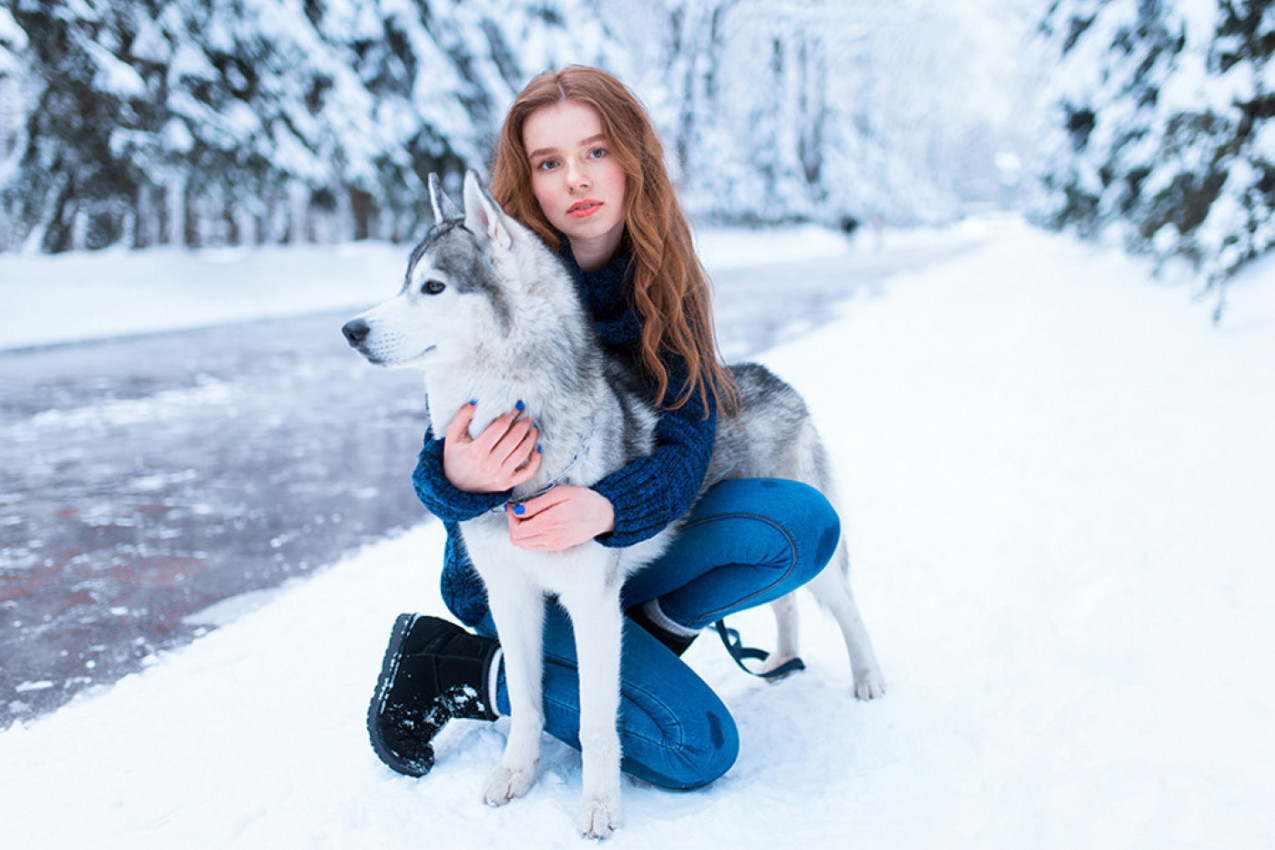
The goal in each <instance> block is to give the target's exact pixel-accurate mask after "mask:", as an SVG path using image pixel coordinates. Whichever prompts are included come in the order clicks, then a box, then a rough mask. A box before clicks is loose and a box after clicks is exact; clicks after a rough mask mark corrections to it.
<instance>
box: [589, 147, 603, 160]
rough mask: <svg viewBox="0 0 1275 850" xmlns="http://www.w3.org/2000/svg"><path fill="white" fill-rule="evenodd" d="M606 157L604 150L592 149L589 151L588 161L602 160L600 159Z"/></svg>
mask: <svg viewBox="0 0 1275 850" xmlns="http://www.w3.org/2000/svg"><path fill="white" fill-rule="evenodd" d="M606 155H607V149H606V148H594V149H593V150H591V151H589V158H590V159H602V157H604V156H606Z"/></svg>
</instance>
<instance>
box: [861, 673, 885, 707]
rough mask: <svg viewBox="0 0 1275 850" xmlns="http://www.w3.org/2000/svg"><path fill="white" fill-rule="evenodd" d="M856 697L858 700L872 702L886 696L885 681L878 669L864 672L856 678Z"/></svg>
mask: <svg viewBox="0 0 1275 850" xmlns="http://www.w3.org/2000/svg"><path fill="white" fill-rule="evenodd" d="M854 696H855V698H856V699H861V700H870V699H879V698H880V697H883V696H885V679H884V678H883V677H882V676H881V671H880V670H877V669H876V668H872V669H870V670H864V671H863V672H862V673H858V674H856V675H855V677H854Z"/></svg>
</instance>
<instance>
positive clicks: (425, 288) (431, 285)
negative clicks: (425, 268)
mask: <svg viewBox="0 0 1275 850" xmlns="http://www.w3.org/2000/svg"><path fill="white" fill-rule="evenodd" d="M446 288H447V284H445V283H443V282H442V281H441V280H433V279H430V280H427V281H425V283H424V284H422V285H421V292H423V293H425V294H426V295H437V294H438V293H440V292H442V291H443V290H444V289H446Z"/></svg>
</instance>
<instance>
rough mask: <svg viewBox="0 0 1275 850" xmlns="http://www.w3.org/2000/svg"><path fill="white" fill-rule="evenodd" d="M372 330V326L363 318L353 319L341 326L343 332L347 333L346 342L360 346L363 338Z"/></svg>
mask: <svg viewBox="0 0 1275 850" xmlns="http://www.w3.org/2000/svg"><path fill="white" fill-rule="evenodd" d="M370 330H371V328H369V327H368V326H367V322H365V321H363V320H362V319H351V320H350V321H348V322H346V323H345V326H344V327H342V328H341V333H343V334H345V340H346V342H348V343H349V344H350V345H352V346H354V347H355V348H358V347H359V346H360V345H362V344H363V340H365V339H367V334H368V331H370Z"/></svg>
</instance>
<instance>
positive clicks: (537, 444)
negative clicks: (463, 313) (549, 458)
mask: <svg viewBox="0 0 1275 850" xmlns="http://www.w3.org/2000/svg"><path fill="white" fill-rule="evenodd" d="M544 451H545V450H544V449H543V448H541V446H540V444H539V443H536V454H544Z"/></svg>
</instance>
